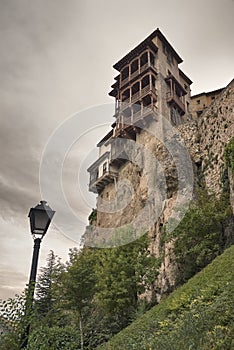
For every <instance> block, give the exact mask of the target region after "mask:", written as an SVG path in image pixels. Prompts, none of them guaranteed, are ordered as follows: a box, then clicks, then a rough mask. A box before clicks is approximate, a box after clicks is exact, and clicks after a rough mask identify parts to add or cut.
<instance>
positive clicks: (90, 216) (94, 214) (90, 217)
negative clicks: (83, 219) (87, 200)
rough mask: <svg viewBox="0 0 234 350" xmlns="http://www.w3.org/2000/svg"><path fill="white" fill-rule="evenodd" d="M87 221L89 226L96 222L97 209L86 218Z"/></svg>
mask: <svg viewBox="0 0 234 350" xmlns="http://www.w3.org/2000/svg"><path fill="white" fill-rule="evenodd" d="M88 220H89V224H90V225H92V224H93V223H94V222H96V221H97V209H93V210H92V212H91V214H90V215H89V217H88Z"/></svg>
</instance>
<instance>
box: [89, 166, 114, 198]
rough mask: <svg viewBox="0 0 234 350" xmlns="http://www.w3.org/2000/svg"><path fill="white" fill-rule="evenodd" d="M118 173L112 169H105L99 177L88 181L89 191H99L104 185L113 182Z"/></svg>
mask: <svg viewBox="0 0 234 350" xmlns="http://www.w3.org/2000/svg"><path fill="white" fill-rule="evenodd" d="M117 176H118V174H117V172H114V171H111V170H109V171H107V172H105V173H104V174H103V175H102V176H101V177H99V178H97V179H96V180H94V181H92V182H90V183H89V191H90V192H93V193H100V192H101V191H102V190H103V189H104V187H105V186H107V185H108V184H109V183H111V182H113V181H114V180H115V179H116V178H117Z"/></svg>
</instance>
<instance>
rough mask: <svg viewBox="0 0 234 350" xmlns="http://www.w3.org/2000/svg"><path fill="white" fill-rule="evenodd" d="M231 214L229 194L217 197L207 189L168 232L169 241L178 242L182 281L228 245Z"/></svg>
mask: <svg viewBox="0 0 234 350" xmlns="http://www.w3.org/2000/svg"><path fill="white" fill-rule="evenodd" d="M231 216H232V212H231V208H230V203H229V198H228V196H226V195H225V194H223V195H222V196H221V197H220V198H217V197H216V196H215V195H214V194H209V193H208V192H207V191H206V190H205V189H202V190H199V191H198V193H197V200H196V201H193V202H192V203H191V205H190V209H189V210H188V211H187V213H186V215H185V217H184V218H183V220H182V221H181V223H180V224H179V226H178V227H177V228H176V229H175V230H174V231H173V232H172V233H171V234H168V235H166V240H167V241H171V240H172V239H173V240H174V242H175V243H174V253H175V255H176V261H177V263H178V267H179V273H178V282H179V283H184V282H186V281H187V280H188V279H189V278H190V277H192V276H193V275H194V274H195V273H197V272H198V271H200V270H201V269H202V268H204V267H205V266H206V265H207V264H209V263H210V262H211V261H212V260H213V259H214V258H215V257H216V256H217V255H219V254H221V253H222V252H223V250H224V249H225V248H226V247H227V239H226V237H225V227H227V222H228V220H229V219H230V217H231Z"/></svg>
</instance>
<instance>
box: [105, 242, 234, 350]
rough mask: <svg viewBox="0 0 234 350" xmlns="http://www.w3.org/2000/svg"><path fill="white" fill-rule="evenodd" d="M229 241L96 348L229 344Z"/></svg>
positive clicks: (211, 348) (222, 348) (182, 348)
mask: <svg viewBox="0 0 234 350" xmlns="http://www.w3.org/2000/svg"><path fill="white" fill-rule="evenodd" d="M233 305H234V246H232V247H231V248H228V249H227V250H226V251H225V252H224V253H223V254H222V255H221V256H219V257H217V258H216V259H215V260H214V261H213V262H212V263H211V264H210V265H208V266H207V267H206V268H204V269H203V270H202V271H201V272H199V273H198V274H197V275H196V276H194V277H193V278H192V279H190V280H189V281H188V282H187V283H186V284H184V285H183V286H182V287H180V288H178V289H177V290H176V291H174V292H173V293H171V294H170V295H169V296H168V297H167V298H166V299H165V300H164V301H162V302H161V303H160V304H159V305H157V306H154V307H153V308H152V309H151V310H149V311H148V312H146V313H145V315H143V316H142V317H140V318H139V319H138V320H136V321H135V322H134V323H132V324H131V325H130V326H128V327H127V328H126V329H124V330H123V331H121V332H120V333H119V334H117V335H116V336H115V337H113V338H112V339H111V340H110V341H109V342H108V343H106V344H105V345H103V346H101V347H99V349H100V350H101V349H102V350H113V349H115V350H118V349H119V350H120V349H128V350H131V349H137V350H157V349H158V350H171V349H173V350H188V349H191V350H192V349H194V350H195V349H203V350H230V349H233V348H234V315H233Z"/></svg>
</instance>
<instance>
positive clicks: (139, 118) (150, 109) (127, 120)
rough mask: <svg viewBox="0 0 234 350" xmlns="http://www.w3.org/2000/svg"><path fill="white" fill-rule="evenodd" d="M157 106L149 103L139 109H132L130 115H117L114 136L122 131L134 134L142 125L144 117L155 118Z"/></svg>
mask: <svg viewBox="0 0 234 350" xmlns="http://www.w3.org/2000/svg"><path fill="white" fill-rule="evenodd" d="M157 113H158V110H157V107H155V106H154V105H149V106H146V107H143V108H141V109H140V110H139V111H133V112H132V114H131V115H130V116H125V115H123V114H122V115H119V117H118V118H117V120H116V128H115V136H117V137H118V136H120V135H122V134H123V131H125V132H127V133H128V134H129V135H131V134H135V133H136V132H138V131H139V129H138V128H141V127H142V126H143V125H144V122H145V121H146V119H149V118H153V119H155V120H157Z"/></svg>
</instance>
